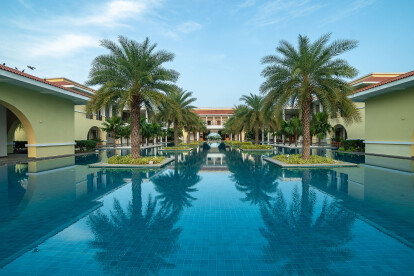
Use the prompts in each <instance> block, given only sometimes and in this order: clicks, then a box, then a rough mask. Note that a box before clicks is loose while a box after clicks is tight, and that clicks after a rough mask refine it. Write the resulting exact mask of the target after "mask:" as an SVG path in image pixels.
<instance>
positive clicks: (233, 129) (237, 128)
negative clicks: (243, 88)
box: [224, 105, 247, 137]
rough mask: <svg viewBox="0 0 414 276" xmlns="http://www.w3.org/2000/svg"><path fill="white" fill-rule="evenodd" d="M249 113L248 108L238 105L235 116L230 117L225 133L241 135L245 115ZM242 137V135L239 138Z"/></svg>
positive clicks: (225, 125)
mask: <svg viewBox="0 0 414 276" xmlns="http://www.w3.org/2000/svg"><path fill="white" fill-rule="evenodd" d="M246 112H247V106H245V105H236V106H235V107H234V116H232V117H230V118H229V119H228V120H227V121H226V123H225V124H224V129H225V132H227V133H230V134H231V133H234V134H236V133H238V134H239V135H240V134H241V132H242V131H243V127H244V126H243V119H242V117H243V115H244V114H245V113H246ZM239 137H241V135H240V136H239Z"/></svg>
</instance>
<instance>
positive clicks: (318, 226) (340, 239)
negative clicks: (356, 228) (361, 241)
mask: <svg viewBox="0 0 414 276" xmlns="http://www.w3.org/2000/svg"><path fill="white" fill-rule="evenodd" d="M311 177H312V172H311V171H310V170H304V171H303V172H302V191H301V193H300V191H299V189H298V187H297V186H296V187H295V188H294V189H293V192H292V202H291V203H290V204H289V205H288V203H287V201H286V199H285V196H284V195H283V193H282V191H281V190H278V192H277V196H276V198H275V202H274V204H273V205H272V206H265V205H262V206H261V208H260V211H261V214H262V218H263V222H264V227H261V228H260V232H261V234H262V235H263V237H265V238H266V240H267V245H266V246H265V247H264V248H263V251H264V258H265V260H266V261H268V262H270V263H278V264H280V266H281V271H280V272H281V273H282V274H284V273H285V274H306V273H309V272H312V269H318V270H319V271H323V272H324V273H326V272H328V273H333V271H331V270H330V268H329V266H330V264H331V263H333V262H342V261H347V260H349V259H351V258H352V256H353V252H352V251H351V250H349V249H347V248H344V245H346V243H347V242H349V241H350V240H351V239H352V233H351V230H352V226H353V224H354V221H355V216H354V214H352V213H350V212H348V211H346V210H343V209H340V208H338V207H337V206H335V203H333V202H331V203H329V202H328V200H327V198H326V197H325V199H324V201H323V203H322V209H321V211H320V213H319V214H316V211H315V204H316V194H315V192H314V191H312V190H310V189H309V183H310V180H311Z"/></svg>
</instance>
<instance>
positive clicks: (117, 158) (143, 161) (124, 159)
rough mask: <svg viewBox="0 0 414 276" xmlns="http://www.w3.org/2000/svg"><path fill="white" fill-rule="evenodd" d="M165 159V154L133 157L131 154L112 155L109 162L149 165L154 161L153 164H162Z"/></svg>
mask: <svg viewBox="0 0 414 276" xmlns="http://www.w3.org/2000/svg"><path fill="white" fill-rule="evenodd" d="M164 160H165V157H164V156H149V157H141V158H135V159H133V158H131V155H126V156H119V155H116V156H112V157H110V158H108V160H107V163H108V164H134V165H149V164H150V162H151V161H152V164H160V163H162V162H163V161H164Z"/></svg>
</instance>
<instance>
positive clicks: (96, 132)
mask: <svg viewBox="0 0 414 276" xmlns="http://www.w3.org/2000/svg"><path fill="white" fill-rule="evenodd" d="M86 139H87V140H102V139H103V134H102V130H101V129H100V128H99V127H97V126H93V127H91V128H90V129H89V130H88V134H87V137H86Z"/></svg>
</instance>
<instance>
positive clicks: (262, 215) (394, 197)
mask: <svg viewBox="0 0 414 276" xmlns="http://www.w3.org/2000/svg"><path fill="white" fill-rule="evenodd" d="M142 153H143V155H154V154H155V155H165V154H167V155H168V156H172V157H174V158H175V162H173V163H171V164H170V165H168V166H167V167H164V168H162V169H157V170H131V169H96V168H89V167H88V164H91V163H95V162H99V161H104V160H106V158H108V157H110V156H112V155H114V154H128V151H126V150H112V151H101V152H99V153H97V154H93V155H87V156H82V157H76V158H75V157H66V158H60V159H54V160H45V161H38V162H30V163H29V164H18V165H15V166H3V167H0V268H1V269H0V274H1V275H13V274H19V273H20V274H29V273H30V274H37V273H38V274H59V275H62V274H73V275H79V274H82V275H86V274H87V275H102V274H108V275H112V274H122V275H183V274H184V275H187V274H189V275H226V274H231V275H262V274H265V275H275V274H288V275H290V274H363V273H366V274H391V273H394V274H410V273H412V271H414V263H413V260H414V249H413V248H414V247H413V245H414V211H413V210H414V164H413V161H412V160H401V159H390V158H383V157H373V156H354V155H350V154H338V153H333V152H329V151H327V152H315V153H314V154H323V155H330V156H333V157H335V158H336V159H340V160H344V161H350V162H355V163H358V164H359V166H358V167H356V168H335V169H295V170H293V169H281V168H278V167H276V166H275V165H273V164H269V163H267V162H265V161H263V160H262V154H257V153H256V154H253V153H252V154H249V153H241V152H239V151H238V150H230V149H228V148H226V147H224V145H219V146H216V145H214V146H211V147H210V146H208V145H205V146H204V147H202V148H199V149H197V150H195V151H193V152H191V153H177V154H174V153H163V152H158V151H157V150H156V149H150V150H146V151H143V152H142ZM279 153H282V152H281V150H280V149H278V150H276V151H275V152H273V153H271V154H279Z"/></svg>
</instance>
